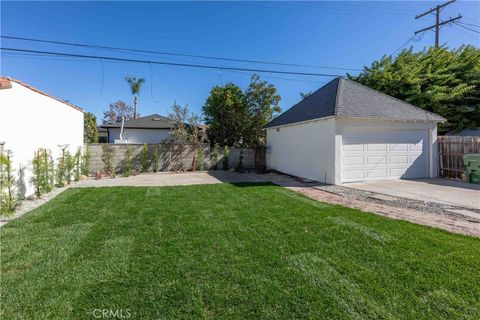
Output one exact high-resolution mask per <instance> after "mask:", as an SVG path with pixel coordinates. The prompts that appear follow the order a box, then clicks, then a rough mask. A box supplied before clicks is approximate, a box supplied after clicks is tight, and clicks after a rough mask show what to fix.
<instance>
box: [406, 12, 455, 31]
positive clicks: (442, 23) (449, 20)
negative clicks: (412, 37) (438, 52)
mask: <svg viewBox="0 0 480 320" xmlns="http://www.w3.org/2000/svg"><path fill="white" fill-rule="evenodd" d="M461 18H462V15H461V14H459V15H458V16H457V17H455V18H451V19H448V20H446V21H442V22H440V23H439V24H438V26H443V25H445V24H447V23H450V22H453V21H456V20H458V19H461ZM436 26H437V25H436V24H434V25H432V26H430V27H426V28H423V29H421V30H418V31H415V34H418V33H420V32H423V31H427V30H430V29H433V28H435V27H436Z"/></svg>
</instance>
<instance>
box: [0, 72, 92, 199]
mask: <svg viewBox="0 0 480 320" xmlns="http://www.w3.org/2000/svg"><path fill="white" fill-rule="evenodd" d="M83 114H84V112H83V110H82V109H80V108H79V107H77V106H75V105H73V104H71V103H68V102H65V101H63V100H61V99H58V98H55V97H53V96H51V95H49V94H47V93H45V92H43V91H40V90H38V89H36V88H34V87H32V86H30V85H28V84H25V83H23V82H21V81H19V80H15V79H11V78H7V77H0V144H3V149H4V150H10V151H11V152H12V167H13V169H14V170H15V175H16V178H17V182H18V186H19V189H20V191H21V192H22V193H23V194H21V196H29V195H32V194H33V192H34V189H33V186H32V185H31V183H30V181H31V177H32V159H33V156H34V153H35V152H36V151H37V150H38V149H39V148H45V149H49V150H50V151H51V152H52V157H53V159H54V160H56V159H57V158H58V157H59V153H60V148H59V147H58V146H59V145H65V144H66V145H68V147H69V150H70V152H72V153H75V152H76V150H77V148H78V147H83Z"/></svg>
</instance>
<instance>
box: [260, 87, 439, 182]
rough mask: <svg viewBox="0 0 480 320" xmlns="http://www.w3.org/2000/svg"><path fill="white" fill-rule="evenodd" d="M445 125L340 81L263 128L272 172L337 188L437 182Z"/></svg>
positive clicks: (422, 112) (427, 114) (428, 114)
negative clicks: (377, 182)
mask: <svg viewBox="0 0 480 320" xmlns="http://www.w3.org/2000/svg"><path fill="white" fill-rule="evenodd" d="M443 121H445V119H444V118H442V117H440V116H438V115H436V114H433V113H431V112H428V111H425V110H422V109H419V108H417V107H415V106H413V105H410V104H408V103H406V102H403V101H400V100H398V99H395V98H393V97H390V96H388V95H385V94H382V93H380V92H378V91H375V90H372V89H370V88H367V87H365V86H363V85H360V84H358V83H356V82H353V81H351V80H347V79H344V78H336V79H334V80H332V81H331V82H329V83H328V84H326V85H325V86H324V87H322V88H320V89H319V90H317V91H316V92H314V93H313V94H312V95H311V96H309V97H308V98H306V99H304V100H302V101H301V102H299V103H298V104H296V105H295V106H293V107H292V108H290V109H289V110H287V111H286V112H284V113H283V114H281V115H280V116H278V117H277V118H275V119H273V120H272V121H271V122H270V123H269V124H267V125H266V126H265V130H266V132H267V166H268V167H269V168H270V169H273V170H276V171H280V172H284V173H287V174H291V175H294V176H298V177H302V178H307V179H312V180H317V181H321V182H325V183H333V184H340V183H346V182H355V181H367V180H386V179H413V178H426V177H435V176H437V170H438V169H437V161H438V160H437V145H436V139H437V123H438V122H443Z"/></svg>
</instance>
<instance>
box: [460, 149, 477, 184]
mask: <svg viewBox="0 0 480 320" xmlns="http://www.w3.org/2000/svg"><path fill="white" fill-rule="evenodd" d="M463 163H464V164H465V170H466V172H467V181H468V182H470V183H477V184H480V154H466V155H464V156H463Z"/></svg>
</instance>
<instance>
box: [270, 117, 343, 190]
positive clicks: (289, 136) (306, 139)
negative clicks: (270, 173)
mask: <svg viewBox="0 0 480 320" xmlns="http://www.w3.org/2000/svg"><path fill="white" fill-rule="evenodd" d="M267 167H268V168H269V169H273V170H277V171H280V172H283V173H287V174H291V175H294V176H297V177H301V178H307V179H312V180H317V181H321V182H326V183H335V119H333V118H327V119H322V120H316V121H309V122H305V123H300V124H293V125H287V126H283V127H280V128H278V130H277V128H272V129H268V130H267Z"/></svg>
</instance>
